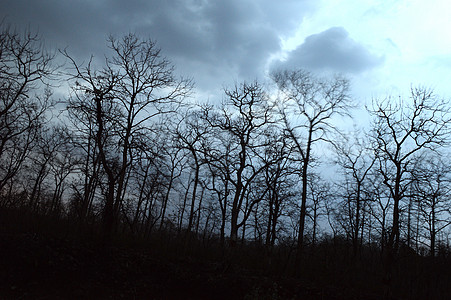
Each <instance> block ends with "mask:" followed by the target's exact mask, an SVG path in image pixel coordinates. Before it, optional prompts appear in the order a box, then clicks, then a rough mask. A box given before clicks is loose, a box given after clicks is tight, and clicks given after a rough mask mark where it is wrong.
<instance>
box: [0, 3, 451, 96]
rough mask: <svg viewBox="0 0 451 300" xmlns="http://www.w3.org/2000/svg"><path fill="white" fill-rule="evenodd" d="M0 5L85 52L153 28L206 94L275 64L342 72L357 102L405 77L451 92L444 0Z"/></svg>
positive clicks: (13, 20)
mask: <svg viewBox="0 0 451 300" xmlns="http://www.w3.org/2000/svg"><path fill="white" fill-rule="evenodd" d="M0 14H1V16H2V19H3V20H4V22H5V21H6V22H7V23H10V24H12V25H13V26H15V27H16V28H19V29H20V28H22V27H24V26H27V25H28V26H30V27H31V28H32V29H37V30H39V33H40V34H41V35H42V37H43V38H44V39H45V43H46V45H47V46H48V47H58V48H65V47H68V51H69V53H72V55H73V56H75V57H77V58H79V59H85V60H86V59H89V56H90V55H91V54H94V55H96V56H98V57H102V56H103V54H104V53H105V51H106V42H105V41H106V38H107V36H108V35H109V34H113V35H115V36H118V37H120V36H121V35H122V34H124V33H128V32H135V33H137V34H139V35H140V36H142V37H150V38H151V39H154V40H155V41H156V42H157V44H158V46H159V47H160V48H161V49H162V53H163V54H164V55H165V56H166V57H167V58H169V59H170V60H171V61H172V62H173V63H174V64H175V65H176V68H177V72H178V73H180V74H183V75H185V76H189V77H192V78H193V79H194V80H195V82H196V86H197V90H198V94H197V95H198V97H203V98H209V97H211V98H215V97H217V95H218V94H219V95H221V91H222V88H223V87H224V86H230V85H233V83H234V82H240V81H242V80H253V79H256V78H258V79H260V80H266V79H267V77H266V76H267V74H268V72H269V71H270V70H272V69H275V68H279V69H280V68H287V69H295V68H306V69H309V70H312V71H314V72H318V73H324V72H326V73H329V72H336V73H342V74H344V75H346V76H347V77H348V78H349V79H350V80H351V83H352V87H353V95H354V97H355V98H357V99H358V100H359V101H361V102H362V103H363V102H365V101H368V100H369V99H371V98H372V97H383V96H384V95H387V94H392V95H393V94H395V95H398V94H407V93H408V90H409V87H410V85H411V84H413V85H419V84H421V85H425V86H427V87H432V88H434V89H435V90H436V92H437V93H438V94H440V95H442V96H444V97H451V84H450V78H449V75H450V74H451V34H450V33H449V30H450V29H451V17H450V16H451V2H449V1H445V0H428V1H426V0H360V1H351V0H349V1H346V0H310V1H309V0H278V1H274V0H261V1H259V0H253V1H252V0H216V1H213V0H160V1H157V0H129V1H111V0H83V1H82V0H80V1H77V0H73V1H63V0H40V1H32V0H29V1H26V0H2V1H0Z"/></svg>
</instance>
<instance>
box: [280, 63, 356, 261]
mask: <svg viewBox="0 0 451 300" xmlns="http://www.w3.org/2000/svg"><path fill="white" fill-rule="evenodd" d="M272 78H273V80H274V82H275V83H276V84H277V87H278V89H279V91H280V96H279V103H278V104H279V112H280V115H281V117H282V120H283V123H284V125H285V132H286V134H287V135H288V136H289V137H290V138H291V139H292V141H293V142H294V144H295V153H296V155H297V156H298V157H299V164H300V176H301V181H302V187H301V189H302V192H301V211H300V220H299V230H298V238H297V247H298V248H297V250H298V251H297V255H296V261H297V263H296V266H297V268H296V269H298V266H299V263H300V256H301V253H302V247H303V243H304V231H305V217H306V215H307V189H308V173H309V167H310V165H311V163H312V151H313V146H314V145H315V144H317V143H321V142H323V141H328V136H327V134H328V133H330V132H331V131H333V130H335V125H334V124H335V123H334V122H333V120H334V117H335V116H336V115H347V114H348V110H349V108H350V107H351V104H352V103H351V99H350V97H349V95H348V92H349V82H348V80H346V79H344V78H342V77H339V76H336V77H334V78H332V79H327V78H326V79H323V78H317V77H315V76H314V75H313V74H311V73H309V72H307V71H304V70H298V71H284V72H277V73H274V74H273V75H272Z"/></svg>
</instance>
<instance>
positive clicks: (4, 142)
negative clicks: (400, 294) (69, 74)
mask: <svg viewBox="0 0 451 300" xmlns="http://www.w3.org/2000/svg"><path fill="white" fill-rule="evenodd" d="M53 58H54V55H53V54H51V53H49V52H47V51H46V50H45V49H44V47H43V45H42V43H41V41H40V38H39V36H38V35H37V34H34V33H32V32H31V31H30V30H27V31H25V32H24V33H23V34H20V33H18V32H16V31H14V30H12V29H11V28H10V27H8V25H7V24H3V23H1V24H0V191H1V190H2V188H3V187H4V186H5V184H6V183H7V182H8V180H10V179H12V178H13V177H14V176H15V175H16V174H17V172H18V171H19V170H20V168H21V167H22V165H23V163H24V161H25V159H26V158H27V156H28V154H29V153H30V150H31V148H32V146H33V143H34V142H35V141H36V140H37V139H38V138H39V129H40V127H41V126H42V125H43V123H45V122H46V118H47V117H48V116H47V115H46V114H45V112H46V110H47V109H49V108H50V107H51V106H52V101H51V96H52V93H51V90H50V88H49V86H48V84H49V81H50V80H51V79H52V75H53V74H55V71H56V68H55V67H54V66H53V65H52V60H53Z"/></svg>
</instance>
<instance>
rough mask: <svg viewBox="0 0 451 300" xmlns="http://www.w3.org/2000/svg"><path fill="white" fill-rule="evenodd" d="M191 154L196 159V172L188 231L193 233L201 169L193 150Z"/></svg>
mask: <svg viewBox="0 0 451 300" xmlns="http://www.w3.org/2000/svg"><path fill="white" fill-rule="evenodd" d="M191 153H192V154H193V157H194V162H195V168H196V169H195V170H194V186H193V194H192V196H191V207H190V213H189V220H188V230H187V231H188V232H189V231H191V229H192V227H193V222H194V206H195V204H196V194H197V186H198V184H199V168H200V166H199V162H198V159H197V155H196V152H195V150H194V149H192V151H191Z"/></svg>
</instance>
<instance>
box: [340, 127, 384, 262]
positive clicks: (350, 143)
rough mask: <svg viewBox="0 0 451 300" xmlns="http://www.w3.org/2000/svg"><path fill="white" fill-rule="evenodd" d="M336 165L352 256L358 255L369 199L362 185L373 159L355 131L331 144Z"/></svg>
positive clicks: (365, 180) (341, 136) (366, 145)
mask: <svg viewBox="0 0 451 300" xmlns="http://www.w3.org/2000/svg"><path fill="white" fill-rule="evenodd" d="M334 146H335V150H336V163H337V164H338V166H339V167H340V168H341V171H342V172H343V176H344V180H345V182H343V183H342V184H340V185H341V186H343V187H346V191H345V193H344V195H343V196H344V197H343V199H344V201H345V207H346V208H347V209H345V212H346V213H345V214H344V216H346V221H347V222H346V223H347V224H348V225H349V228H350V231H349V232H350V235H351V240H352V245H353V253H354V256H356V255H357V254H358V250H359V245H360V244H361V242H362V241H359V240H360V235H361V232H363V227H364V224H363V217H362V215H363V209H364V206H365V202H366V201H367V200H368V197H366V195H365V192H368V190H366V189H365V184H366V183H367V180H368V177H369V175H371V174H370V172H371V170H372V168H373V166H374V164H375V158H374V155H373V153H372V151H371V149H370V148H369V147H368V142H367V141H366V140H365V139H364V138H362V137H361V136H359V133H358V132H355V133H354V135H353V136H346V135H340V136H338V137H337V141H336V142H335V143H334Z"/></svg>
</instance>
